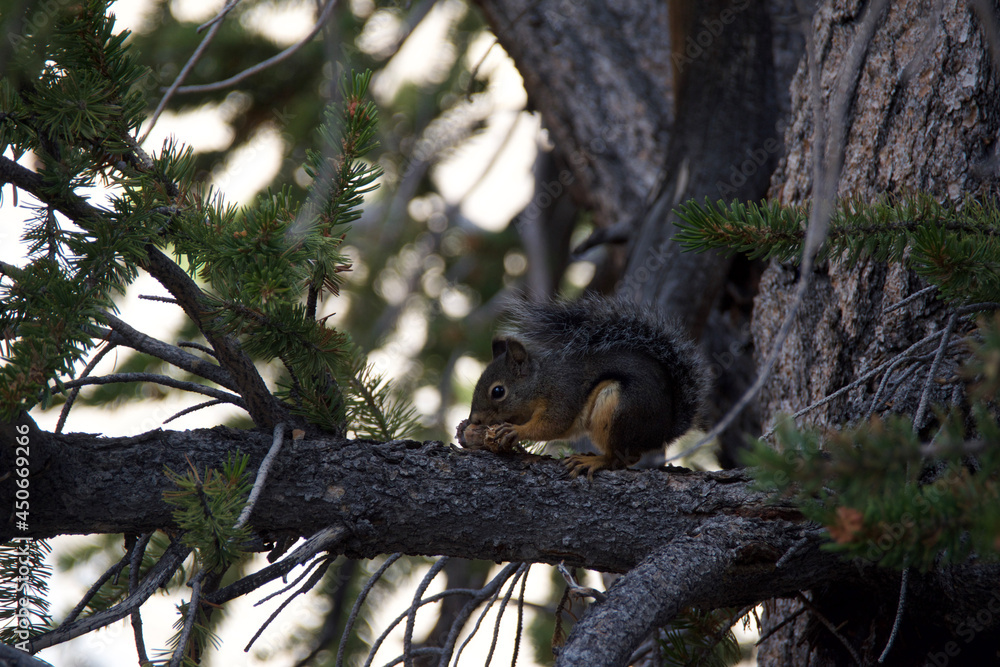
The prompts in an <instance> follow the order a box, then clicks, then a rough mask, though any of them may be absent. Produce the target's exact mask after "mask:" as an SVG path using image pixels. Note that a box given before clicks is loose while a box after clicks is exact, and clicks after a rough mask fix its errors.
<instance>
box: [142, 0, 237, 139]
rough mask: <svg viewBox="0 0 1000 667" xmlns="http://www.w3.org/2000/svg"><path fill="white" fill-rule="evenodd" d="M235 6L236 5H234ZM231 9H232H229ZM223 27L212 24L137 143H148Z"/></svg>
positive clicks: (161, 101) (218, 21)
mask: <svg viewBox="0 0 1000 667" xmlns="http://www.w3.org/2000/svg"><path fill="white" fill-rule="evenodd" d="M229 4H230V3H226V6H227V7H229ZM233 6H235V3H233ZM229 9H232V7H229ZM226 13H228V10H226ZM223 16H224V14H223ZM221 27H222V20H221V18H220V19H219V20H217V21H215V22H213V23H212V27H211V28H209V30H208V34H207V35H205V37H204V38H202V40H201V43H200V44H198V48H196V49H195V50H194V53H192V54H191V57H190V58H188V61H187V62H186V63H184V67H182V68H181V71H180V73H179V74H178V75H177V78H176V79H174V82H173V83H172V84H170V87H169V88H167V92H166V93H165V94H164V95H163V98H162V99H161V100H160V103H159V104H157V105H156V110H155V111H154V112H153V115H152V116H150V118H149V124H148V125H147V126H146V131H145V132H143V133H142V137H140V138H139V140H138V141H137V142H136V143H138V144H142V143H144V142H145V141H146V137H148V136H149V133H150V132H152V131H153V128H154V127H155V126H156V121H158V120H159V119H160V114H162V113H163V110H164V109H166V108H167V103H168V102H169V101H170V98H172V97H173V96H174V93H176V92H177V89H178V88H180V85H181V84H182V83H184V79H186V78H187V75H188V74H190V73H191V70H192V69H194V66H195V65H196V64H197V63H198V61H199V60H201V57H202V56H203V55H204V54H205V50H206V49H207V48H208V45H209V44H211V43H212V40H214V39H215V35H216V33H218V32H219V28H221Z"/></svg>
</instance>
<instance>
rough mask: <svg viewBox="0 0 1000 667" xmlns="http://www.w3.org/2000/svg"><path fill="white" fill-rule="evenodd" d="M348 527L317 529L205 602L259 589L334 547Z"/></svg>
mask: <svg viewBox="0 0 1000 667" xmlns="http://www.w3.org/2000/svg"><path fill="white" fill-rule="evenodd" d="M346 532H347V531H346V529H345V528H344V527H343V526H341V525H335V526H330V527H327V528H323V529H322V530H319V531H317V532H316V533H314V534H313V535H311V536H310V537H309V539H307V540H306V541H305V543H304V544H302V545H300V546H299V547H297V548H296V549H295V551H293V552H292V553H290V554H288V555H287V556H286V557H284V558H282V559H281V560H279V561H278V562H277V563H272V564H271V565H268V566H267V567H265V568H264V569H263V570H258V571H257V572H254V573H253V574H248V575H247V576H245V577H243V578H242V579H239V580H237V581H234V582H233V583H231V584H229V585H228V586H226V587H225V588H221V589H219V590H217V591H212V592H211V593H206V594H205V602H206V603H208V604H213V605H219V604H222V603H223V602H228V601H229V600H232V599H234V598H238V597H239V596H241V595H245V594H247V593H249V592H250V591H254V590H257V589H258V588H260V587H261V586H263V585H264V584H266V583H267V582H269V581H274V580H275V579H277V578H279V577H283V576H285V575H286V574H288V573H289V572H290V571H292V569H294V568H295V567H296V566H298V565H302V564H304V563H306V562H308V561H309V560H310V559H311V558H312V557H313V556H315V555H316V554H318V553H319V552H321V551H328V550H329V549H331V548H333V547H334V546H335V545H336V544H337V543H338V542H340V540H341V539H342V538H343V537H344V535H345V534H346Z"/></svg>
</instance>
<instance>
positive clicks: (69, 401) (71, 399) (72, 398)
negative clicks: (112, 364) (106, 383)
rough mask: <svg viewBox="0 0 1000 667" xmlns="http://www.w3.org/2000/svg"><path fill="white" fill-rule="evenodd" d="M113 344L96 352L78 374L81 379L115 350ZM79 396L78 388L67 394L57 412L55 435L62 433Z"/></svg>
mask: <svg viewBox="0 0 1000 667" xmlns="http://www.w3.org/2000/svg"><path fill="white" fill-rule="evenodd" d="M115 347H116V344H115V343H109V344H107V345H105V346H104V347H102V348H100V349H99V350H98V351H97V354H95V355H94V357H93V358H92V359H91V360H90V361H89V362H88V363H87V366H86V367H85V368H84V369H83V371H82V372H81V373H80V377H81V378H85V377H87V376H88V375H90V374H91V373H92V372H93V370H94V368H95V367H96V366H97V364H99V363H100V362H101V359H103V358H104V357H105V356H107V354H108V352H110V351H111V350H113V349H115ZM79 394H80V387H74V388H73V390H72V391H70V392H69V396H67V397H66V403H65V404H64V405H63V407H62V410H60V411H59V421H58V422H57V423H56V430H55V432H56V433H62V430H63V426H65V425H66V418H67V417H69V411H70V410H71V409H72V408H73V403H75V402H76V397H77V396H79Z"/></svg>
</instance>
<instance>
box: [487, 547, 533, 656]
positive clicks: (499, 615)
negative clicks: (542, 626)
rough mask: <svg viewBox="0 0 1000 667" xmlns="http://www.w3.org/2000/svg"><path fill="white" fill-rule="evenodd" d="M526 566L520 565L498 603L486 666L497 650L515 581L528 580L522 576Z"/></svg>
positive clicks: (525, 571) (524, 564) (515, 584)
mask: <svg viewBox="0 0 1000 667" xmlns="http://www.w3.org/2000/svg"><path fill="white" fill-rule="evenodd" d="M527 568H528V564H527V563H522V564H521V567H519V568H518V569H517V572H515V573H514V576H513V577H512V578H511V580H510V586H508V587H507V593H506V594H505V595H504V596H503V600H502V601H501V602H500V606H499V607H498V608H497V619H496V622H495V623H494V624H493V641H492V642H491V643H490V652H489V653H487V654H486V663H485V664H486V665H487V666H488V665H489V664H490V662H491V661H492V660H493V654H494V653H495V652H496V649H497V640H498V639H500V621H502V620H503V613H504V612H505V611H506V610H507V605H508V604H509V603H510V598H511V597H512V596H513V595H514V588H515V587H516V586H517V580H518V579H521V578H522V577H523V581H527V580H528V578H527V577H526V576H524V575H525V574H526V573H527Z"/></svg>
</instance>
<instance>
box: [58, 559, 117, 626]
mask: <svg viewBox="0 0 1000 667" xmlns="http://www.w3.org/2000/svg"><path fill="white" fill-rule="evenodd" d="M134 549H135V546H134V545H133V546H132V548H131V549H129V550H128V551H127V552H126V553H125V555H124V556H122V557H121V560H119V561H118V562H117V563H115V564H114V565H112V566H111V567H109V568H108V569H107V570H105V571H104V574H102V575H101V576H99V577H98V578H97V581H95V582H94V584H93V585H92V586H91V587H90V588H89V589H87V592H86V593H84V594H83V597H82V598H81V599H80V601H79V602H78V603H76V606H75V607H73V609H72V611H70V612H69V613H68V614H67V615H66V618H64V619H63V622H62V623H60V624H59V627H57V628H56V630H55V631H59V630H62V629H63V628H65V627H66V626H68V625H69V624H70V623H72V622H73V621H75V620H76V619H77V617H78V616H79V615H80V614H81V613H82V612H83V610H84V609H85V608H86V607H87V605H88V604H90V601H91V600H92V599H94V596H95V595H97V593H98V592H99V591H100V590H101V587H102V586H104V584H106V583H107V582H109V581H111V578H112V577H117V576H118V575H119V574H121V571H122V570H124V569H125V566H126V565H128V564H129V562H130V560H131V558H132V553H133V550H134Z"/></svg>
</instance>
